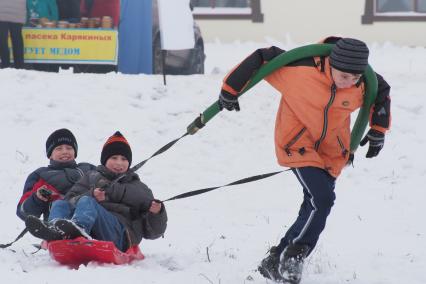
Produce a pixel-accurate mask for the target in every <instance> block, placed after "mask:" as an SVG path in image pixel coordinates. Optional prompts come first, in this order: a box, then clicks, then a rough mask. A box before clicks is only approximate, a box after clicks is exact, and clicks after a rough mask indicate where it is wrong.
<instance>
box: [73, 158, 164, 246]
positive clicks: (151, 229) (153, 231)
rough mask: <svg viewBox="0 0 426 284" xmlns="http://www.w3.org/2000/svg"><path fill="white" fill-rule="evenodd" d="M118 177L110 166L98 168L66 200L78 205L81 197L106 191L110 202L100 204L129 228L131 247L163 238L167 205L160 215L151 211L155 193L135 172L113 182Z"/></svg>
mask: <svg viewBox="0 0 426 284" xmlns="http://www.w3.org/2000/svg"><path fill="white" fill-rule="evenodd" d="M118 176H119V175H117V174H115V173H113V172H111V171H109V170H108V169H107V168H106V167H104V166H98V167H97V168H96V171H90V172H88V173H87V174H85V175H84V177H83V178H82V179H81V180H79V181H78V182H77V183H76V184H75V185H74V186H73V187H72V188H71V190H70V191H69V192H68V193H67V194H66V195H65V199H66V200H68V201H69V202H71V203H72V204H76V203H77V202H78V199H79V198H80V197H81V196H84V195H88V196H93V190H94V189H95V188H103V189H104V190H105V193H106V200H105V201H102V202H100V203H99V204H101V205H102V206H103V207H104V208H105V209H107V210H108V211H110V212H111V213H112V214H114V215H115V216H117V218H118V219H119V220H120V222H121V223H122V224H123V225H124V226H125V227H126V230H127V233H128V236H129V241H130V245H135V244H139V243H140V242H141V240H142V238H145V239H156V238H158V237H160V236H162V235H163V234H164V232H165V230H166V227H167V213H166V209H165V207H164V204H163V206H162V209H161V211H160V213H158V214H152V213H150V212H148V209H149V207H150V205H151V202H152V200H154V196H153V194H152V191H151V190H150V189H149V188H148V187H147V186H146V185H145V184H144V183H142V182H141V181H140V179H139V176H138V175H137V174H136V173H134V172H131V171H128V172H127V173H126V175H125V177H124V178H122V179H120V180H119V181H118V182H115V183H113V181H114V180H115V179H116V178H117V177H118Z"/></svg>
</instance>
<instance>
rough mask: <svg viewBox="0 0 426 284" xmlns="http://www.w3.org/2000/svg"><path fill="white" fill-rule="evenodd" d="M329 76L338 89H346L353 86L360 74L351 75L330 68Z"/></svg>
mask: <svg viewBox="0 0 426 284" xmlns="http://www.w3.org/2000/svg"><path fill="white" fill-rule="evenodd" d="M331 76H332V77H333V81H334V83H335V84H336V87H337V88H338V89H346V88H350V87H352V86H353V85H355V84H356V83H357V82H358V81H359V79H360V78H361V76H362V74H351V73H346V72H342V71H339V70H337V69H335V68H331Z"/></svg>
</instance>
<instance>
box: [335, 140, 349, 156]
mask: <svg viewBox="0 0 426 284" xmlns="http://www.w3.org/2000/svg"><path fill="white" fill-rule="evenodd" d="M337 142H339V145H340V149H342V156H343V157H346V155H347V154H348V150H347V149H346V148H345V145H343V142H342V140H341V139H340V137H339V136H337Z"/></svg>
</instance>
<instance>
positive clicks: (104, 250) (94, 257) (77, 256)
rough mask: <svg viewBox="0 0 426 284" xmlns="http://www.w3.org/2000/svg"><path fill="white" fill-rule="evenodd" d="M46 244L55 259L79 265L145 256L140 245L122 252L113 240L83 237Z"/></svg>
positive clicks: (114, 262)
mask: <svg viewBox="0 0 426 284" xmlns="http://www.w3.org/2000/svg"><path fill="white" fill-rule="evenodd" d="M44 245H45V246H46V247H47V249H48V250H49V253H50V256H51V257H52V258H53V259H54V260H56V261H57V262H59V263H61V264H65V265H71V266H79V265H80V264H87V263H89V262H91V261H95V262H100V263H113V264H125V263H130V262H132V261H134V260H142V259H144V258H145V256H144V255H143V254H142V252H141V251H140V249H139V246H133V247H130V248H129V249H128V250H127V251H126V252H122V251H120V250H119V249H117V248H116V247H115V245H114V243H112V242H106V241H99V240H88V239H85V238H83V237H79V238H76V239H74V240H60V241H51V242H47V243H44Z"/></svg>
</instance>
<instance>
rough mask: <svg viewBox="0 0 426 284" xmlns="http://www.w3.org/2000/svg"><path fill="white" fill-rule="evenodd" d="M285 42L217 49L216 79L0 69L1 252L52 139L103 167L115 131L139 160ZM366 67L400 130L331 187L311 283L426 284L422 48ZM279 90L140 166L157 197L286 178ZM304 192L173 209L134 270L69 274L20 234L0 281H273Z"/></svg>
mask: <svg viewBox="0 0 426 284" xmlns="http://www.w3.org/2000/svg"><path fill="white" fill-rule="evenodd" d="M271 44H276V45H280V46H281V47H282V48H285V49H288V48H292V47H294V46H295V45H294V44H287V45H284V44H280V43H276V42H273V41H272V40H270V42H268V43H263V44H258V43H234V44H232V45H225V44H221V43H211V44H208V45H207V46H206V53H207V62H206V64H207V65H206V70H207V74H206V75H204V76H201V75H194V76H169V77H168V85H167V86H166V87H165V86H163V83H162V77H161V76H146V75H140V76H129V75H121V74H107V75H88V74H79V75H74V74H72V73H68V72H63V73H60V74H49V73H39V72H32V71H17V70H0V86H1V89H2V91H1V95H0V97H1V104H0V121H1V132H2V141H1V146H2V147H0V158H1V161H2V165H1V166H0V180H1V181H2V189H1V192H2V198H1V200H0V215H1V216H2V224H3V226H2V227H3V229H2V230H1V231H0V243H7V242H9V241H12V240H13V239H14V238H15V237H16V236H17V235H18V233H19V232H21V230H22V229H23V222H22V221H21V220H19V219H18V217H16V215H15V208H16V203H17V201H18V199H19V197H20V195H21V193H22V187H23V184H24V181H25V178H26V177H27V175H28V174H29V173H30V172H31V171H33V170H34V169H35V168H37V167H39V166H43V165H47V163H48V160H47V158H46V156H45V144H44V143H45V141H46V138H47V136H48V135H49V134H50V133H51V132H52V131H53V130H55V129H58V128H62V127H66V128H69V129H71V130H72V131H73V132H74V134H75V135H76V137H77V140H78V143H79V153H78V158H77V161H88V162H92V163H95V164H97V163H99V157H100V151H101V148H102V145H103V143H104V141H105V139H106V138H107V137H108V136H110V135H111V134H113V133H114V131H115V130H120V131H121V132H122V133H123V134H124V135H125V136H126V137H127V139H128V140H129V143H130V144H131V145H132V149H133V160H134V161H135V163H137V162H139V161H141V160H143V159H146V158H147V157H149V156H150V155H151V154H153V153H154V152H155V151H156V150H158V149H159V148H160V147H161V146H163V145H164V144H166V143H168V142H169V141H171V140H173V139H175V138H177V137H179V136H181V135H182V134H184V132H185V130H186V127H187V125H188V124H189V123H190V122H192V120H193V119H195V117H196V116H197V115H198V114H199V113H200V112H202V111H203V110H204V109H205V108H206V107H207V106H209V105H210V104H211V103H212V102H213V101H214V100H216V99H217V94H218V91H219V89H220V85H221V81H222V79H223V77H224V76H225V74H226V72H227V71H228V70H230V68H231V67H232V66H233V65H235V64H236V63H238V62H239V60H241V59H243V58H244V57H245V56H246V55H247V54H248V53H249V52H251V51H253V50H254V49H255V48H257V47H260V46H264V45H271ZM370 62H371V65H372V66H373V68H374V69H375V70H376V71H377V72H379V73H381V74H382V75H383V76H384V77H385V78H386V79H387V81H388V82H389V83H390V85H391V86H392V92H391V97H392V110H393V126H392V130H391V131H390V132H389V134H388V135H387V136H386V143H385V148H384V149H383V151H382V152H381V154H380V155H379V157H377V158H375V159H368V160H367V159H365V158H364V155H365V152H366V149H364V148H360V149H359V150H358V152H357V154H356V159H355V168H347V169H346V170H345V171H344V172H343V174H342V175H341V177H340V179H339V180H338V183H337V187H336V195H337V199H336V204H335V206H334V208H333V210H332V213H331V216H330V218H329V220H328V224H327V227H326V230H325V232H324V233H323V235H322V236H321V238H320V241H319V243H318V246H317V248H316V249H315V251H314V252H313V254H312V255H311V256H310V257H309V258H308V260H307V264H306V270H305V274H304V279H303V283H304V284H314V283H315V284H343V283H351V284H361V283H362V284H400V283H409V284H421V283H426V276H425V274H424V272H423V269H424V268H425V267H426V245H425V244H426V225H425V222H424V220H423V217H424V216H426V207H425V206H424V204H423V203H424V200H426V191H425V189H424V181H425V178H426V160H425V158H424V154H423V150H424V149H423V147H424V145H425V143H426V134H425V133H424V132H423V131H422V125H423V123H425V121H426V112H425V106H426V96H425V94H424V92H425V89H426V88H425V87H426V83H425V78H426V50H425V49H424V48H408V47H396V46H393V45H390V44H387V45H385V46H375V45H373V46H371V60H370ZM278 102H279V94H278V93H276V92H275V91H274V90H273V89H272V88H271V87H270V86H269V85H267V84H266V83H260V84H259V85H258V86H256V87H255V88H253V90H251V91H250V92H249V93H247V94H246V95H245V96H244V97H243V98H242V99H241V100H240V105H241V108H242V111H241V112H239V113H229V112H222V113H220V114H219V115H218V116H217V117H215V118H214V119H213V120H211V121H210V122H209V124H208V125H207V126H206V127H205V128H204V129H202V130H201V131H200V132H199V133H197V134H196V135H194V136H189V137H185V138H184V139H182V140H181V141H179V143H177V144H176V145H175V146H174V147H173V148H172V149H170V150H169V151H168V152H166V153H165V154H163V155H161V156H159V157H156V158H154V159H153V160H151V161H149V162H148V163H147V164H146V165H145V166H144V167H143V168H142V169H141V170H140V171H139V174H140V176H141V178H142V180H143V181H144V182H145V183H146V184H148V185H149V186H150V187H151V188H152V190H153V191H154V194H155V195H156V197H157V198H159V199H166V198H169V197H171V196H174V195H177V194H180V193H182V192H185V191H189V190H193V189H198V188H203V187H210V186H217V185H222V184H226V183H228V182H231V181H234V180H237V179H240V178H243V177H247V176H250V175H255V174H260V173H267V172H270V171H275V170H279V169H280V167H278V165H277V164H276V162H275V154H274V148H273V129H274V119H275V113H276V110H277V107H278ZM301 197H302V193H301V189H300V186H299V184H298V182H297V181H296V178H295V177H294V176H293V175H292V174H291V173H289V172H287V173H282V174H280V175H278V176H274V177H271V178H269V179H266V180H263V181H259V182H255V183H251V184H247V185H241V186H235V187H232V188H224V189H221V190H218V191H215V192H212V193H207V194H204V195H200V196H197V197H193V198H188V199H184V200H178V201H172V202H169V203H168V204H166V206H167V208H168V213H169V227H168V230H167V232H166V235H165V238H163V239H160V240H156V241H143V242H142V244H141V249H142V251H143V252H144V253H145V254H146V256H147V258H146V260H144V261H141V262H137V263H133V264H131V265H125V266H113V265H102V266H99V265H95V264H89V265H88V266H87V267H84V266H83V267H81V268H80V269H79V270H77V271H76V270H70V269H68V268H66V267H62V266H60V265H58V264H57V263H55V262H54V261H53V260H51V259H50V257H49V255H48V253H47V252H46V251H40V252H38V253H36V254H31V252H33V251H35V249H34V248H33V247H32V244H34V243H37V242H38V240H37V239H35V238H33V237H32V236H29V235H27V236H25V237H24V238H23V239H22V240H20V241H19V242H17V243H16V244H14V245H13V246H12V247H10V249H13V250H14V251H15V252H12V251H11V250H10V249H4V250H0V264H1V265H0V272H1V275H2V283H35V284H37V283H61V284H75V283H90V282H92V281H96V282H98V283H103V284H106V283H117V282H122V283H175V284H177V283H215V284H216V283H247V284H250V283H253V284H257V283H271V282H270V281H269V282H268V281H267V280H266V279H264V278H263V277H262V276H260V275H259V274H258V273H257V272H256V271H255V270H256V267H257V265H258V263H259V262H260V260H261V259H262V258H263V257H264V256H265V253H266V251H267V249H268V248H269V246H271V245H274V244H276V243H277V242H278V241H279V239H280V238H281V236H282V235H283V233H284V232H285V230H286V228H287V227H288V226H289V225H290V224H291V223H292V222H293V220H294V218H295V217H296V214H297V211H298V206H299V203H300V202H301Z"/></svg>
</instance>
